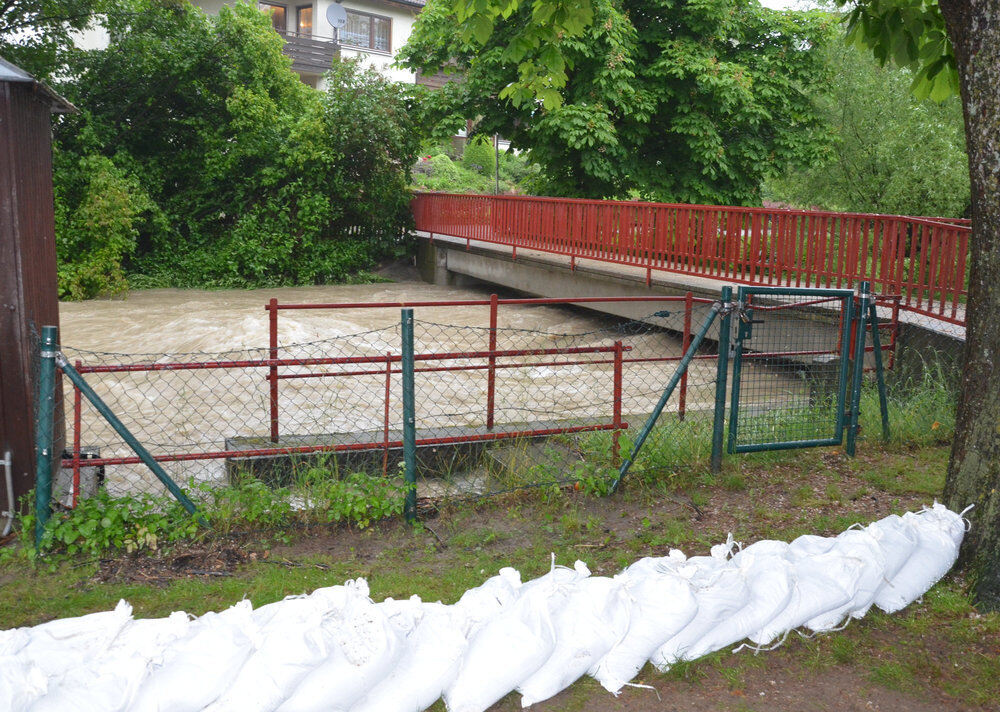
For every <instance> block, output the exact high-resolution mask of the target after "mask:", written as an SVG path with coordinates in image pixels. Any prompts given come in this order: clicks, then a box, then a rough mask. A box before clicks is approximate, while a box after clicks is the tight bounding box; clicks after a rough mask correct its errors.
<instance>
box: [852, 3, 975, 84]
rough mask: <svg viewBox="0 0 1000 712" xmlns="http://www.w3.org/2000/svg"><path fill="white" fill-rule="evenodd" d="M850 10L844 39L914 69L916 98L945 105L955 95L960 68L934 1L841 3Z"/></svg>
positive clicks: (887, 59) (883, 62) (942, 18)
mask: <svg viewBox="0 0 1000 712" xmlns="http://www.w3.org/2000/svg"><path fill="white" fill-rule="evenodd" d="M838 4H839V5H841V6H845V5H846V6H848V7H851V6H853V7H851V10H850V12H849V14H848V15H847V18H846V20H847V39H848V40H849V41H851V42H852V43H853V44H855V45H856V46H857V47H859V48H866V49H870V50H872V52H873V53H874V55H875V58H876V59H877V60H878V61H879V63H880V64H882V65H885V64H886V62H888V61H889V60H890V59H891V60H893V61H895V62H896V64H898V65H899V66H900V67H907V68H909V69H910V70H912V72H913V74H912V77H913V78H912V81H911V84H910V88H911V90H912V91H913V93H914V95H915V96H916V97H917V98H918V99H927V98H930V99H933V100H934V101H943V100H944V99H947V98H948V97H950V96H954V95H957V94H958V67H957V65H956V64H955V50H954V48H953V47H952V45H951V40H950V39H949V37H948V31H947V28H946V27H945V23H944V17H943V16H942V15H941V9H940V8H939V7H938V3H937V0H839V2H838Z"/></svg>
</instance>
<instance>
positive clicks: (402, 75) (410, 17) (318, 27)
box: [313, 0, 417, 84]
mask: <svg viewBox="0 0 1000 712" xmlns="http://www.w3.org/2000/svg"><path fill="white" fill-rule="evenodd" d="M332 4H333V2H332V1H331V0H316V9H315V11H314V18H313V22H314V30H313V31H314V34H316V35H317V36H320V37H332V36H333V28H332V27H331V26H330V24H329V23H328V22H327V20H326V9H327V8H328V7H329V6H330V5H332ZM340 4H341V5H343V6H344V9H346V10H358V11H360V12H367V13H369V14H371V15H381V16H382V17H388V18H391V20H392V30H391V33H392V34H391V36H390V47H391V49H392V52H391V53H389V52H379V51H376V50H370V49H366V50H362V49H354V48H352V47H349V46H341V48H340V56H341V57H343V58H344V59H352V58H355V57H362V64H363V65H364V66H366V67H374V68H375V69H376V70H378V71H379V72H380V73H381V74H382V75H384V76H386V77H388V78H389V79H392V80H394V81H397V82H407V83H409V84H413V83H414V82H415V81H416V74H414V73H413V72H410V71H407V70H405V69H395V68H393V67H392V66H391V65H392V63H393V61H394V60H393V56H394V55H395V54H396V53H397V52H398V51H399V49H400V48H401V47H402V46H403V45H404V44H406V42H407V40H409V39H410V33H411V32H413V23H414V22H415V21H416V19H417V13H416V8H414V9H413V10H408V9H405V8H401V7H396V6H390V5H384V4H382V3H378V2H358V1H357V0H345V1H344V2H342V3H340Z"/></svg>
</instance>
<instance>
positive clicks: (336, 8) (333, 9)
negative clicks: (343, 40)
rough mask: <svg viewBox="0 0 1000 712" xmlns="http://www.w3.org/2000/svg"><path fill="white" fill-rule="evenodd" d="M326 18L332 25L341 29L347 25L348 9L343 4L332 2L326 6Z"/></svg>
mask: <svg viewBox="0 0 1000 712" xmlns="http://www.w3.org/2000/svg"><path fill="white" fill-rule="evenodd" d="M326 20H327V22H329V23H330V25H331V26H332V27H336V28H337V29H338V30H339V29H341V28H342V27H344V26H345V25H347V11H346V10H345V9H344V6H343V5H340V4H338V3H331V4H330V5H329V6H328V7H327V8H326Z"/></svg>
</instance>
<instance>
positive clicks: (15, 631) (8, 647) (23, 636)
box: [0, 628, 31, 657]
mask: <svg viewBox="0 0 1000 712" xmlns="http://www.w3.org/2000/svg"><path fill="white" fill-rule="evenodd" d="M28 630H30V629H28V628H11V629H10V630H0V657H5V656H7V655H14V654H15V653H16V652H18V651H19V650H20V649H21V648H23V647H24V646H25V645H27V644H28V641H29V640H31V634H30V633H29V632H28Z"/></svg>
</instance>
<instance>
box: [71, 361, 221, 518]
mask: <svg viewBox="0 0 1000 712" xmlns="http://www.w3.org/2000/svg"><path fill="white" fill-rule="evenodd" d="M56 362H57V363H58V364H59V368H61V369H62V372H63V373H65V374H66V377H67V378H69V380H70V381H72V382H73V385H74V386H76V387H77V388H79V389H80V394H81V395H82V396H83V397H84V398H86V399H87V400H88V401H90V404H91V405H93V406H94V409H95V410H97V412H98V413H100V414H101V417H103V418H104V419H105V420H106V421H108V425H110V426H111V427H112V428H114V430H115V432H116V433H118V434H119V435H120V436H121V438H122V440H124V441H125V442H126V443H127V444H128V446H129V447H130V448H132V452H134V453H135V455H136V457H138V458H139V459H140V460H142V462H143V464H145V465H146V467H148V468H149V469H150V470H151V471H152V472H153V474H154V475H156V478H157V479H158V480H159V481H160V482H162V483H163V486H164V487H166V488H167V490H168V491H169V492H170V494H172V495H173V496H174V497H175V498H176V499H177V501H178V502H180V503H181V504H182V505H184V509H186V510H187V511H188V513H189V514H195V515H197V514H198V510H197V508H196V507H195V506H194V503H193V502H192V501H191V500H190V499H188V496H187V495H186V494H184V490H182V489H181V488H180V487H178V486H177V483H176V482H174V481H173V479H172V478H171V477H170V475H168V474H167V473H166V470H164V469H163V467H162V466H161V465H160V463H158V462H157V461H156V459H155V458H154V457H153V456H152V455H151V454H150V453H149V450H147V449H146V448H145V447H143V445H142V443H140V442H139V441H138V440H137V439H136V437H135V436H134V435H133V434H132V433H131V432H130V431H129V429H128V428H126V427H125V424H124V423H122V421H120V420H119V419H118V416H116V415H115V414H114V413H113V412H112V411H111V409H110V408H109V407H108V405H107V403H105V402H104V401H103V400H101V397H100V396H99V395H97V393H95V392H94V389H93V388H91V387H90V385H89V384H88V383H87V382H86V381H85V380H83V376H81V375H80V373H79V372H78V371H77V370H76V369H75V368H73V366H72V365H71V364H70V363H69V361H67V360H66V357H64V356H63V355H62V354H58V355H57V356H56ZM198 521H200V522H201V523H202V524H204V525H206V526H207V524H208V523H207V522H206V521H205V519H204V518H203V517H201V516H200V515H199V516H198Z"/></svg>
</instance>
